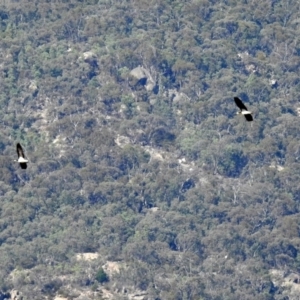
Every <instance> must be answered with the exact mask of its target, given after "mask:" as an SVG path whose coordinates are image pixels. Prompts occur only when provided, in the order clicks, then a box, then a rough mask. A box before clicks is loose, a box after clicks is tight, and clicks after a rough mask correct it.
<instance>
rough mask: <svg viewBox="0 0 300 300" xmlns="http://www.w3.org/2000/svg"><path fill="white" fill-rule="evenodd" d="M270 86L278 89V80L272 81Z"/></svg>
mask: <svg viewBox="0 0 300 300" xmlns="http://www.w3.org/2000/svg"><path fill="white" fill-rule="evenodd" d="M269 84H270V86H271V87H272V88H277V87H278V82H277V80H276V79H270V80H269Z"/></svg>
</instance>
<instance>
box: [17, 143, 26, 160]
mask: <svg viewBox="0 0 300 300" xmlns="http://www.w3.org/2000/svg"><path fill="white" fill-rule="evenodd" d="M17 154H18V158H19V157H23V158H25V155H24V152H23V148H22V146H21V145H20V143H18V144H17Z"/></svg>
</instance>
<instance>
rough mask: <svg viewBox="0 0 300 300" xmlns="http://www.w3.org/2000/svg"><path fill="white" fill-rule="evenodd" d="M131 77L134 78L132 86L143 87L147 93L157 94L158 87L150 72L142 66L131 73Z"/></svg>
mask: <svg viewBox="0 0 300 300" xmlns="http://www.w3.org/2000/svg"><path fill="white" fill-rule="evenodd" d="M129 74H130V76H131V78H133V81H132V85H134V86H136V85H142V86H144V87H145V89H146V90H147V91H153V92H154V93H156V90H157V86H156V84H155V81H154V80H153V78H152V76H151V74H150V72H149V71H148V70H147V69H145V68H144V67H142V66H138V67H136V68H134V69H132V70H131V71H130V73H129Z"/></svg>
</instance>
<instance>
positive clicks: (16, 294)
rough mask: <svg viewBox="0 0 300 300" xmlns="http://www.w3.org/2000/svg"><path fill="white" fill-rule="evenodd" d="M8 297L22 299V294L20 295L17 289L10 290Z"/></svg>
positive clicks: (15, 299)
mask: <svg viewBox="0 0 300 300" xmlns="http://www.w3.org/2000/svg"><path fill="white" fill-rule="evenodd" d="M10 299H11V300H23V296H22V294H21V293H20V292H19V291H17V290H12V291H11V292H10Z"/></svg>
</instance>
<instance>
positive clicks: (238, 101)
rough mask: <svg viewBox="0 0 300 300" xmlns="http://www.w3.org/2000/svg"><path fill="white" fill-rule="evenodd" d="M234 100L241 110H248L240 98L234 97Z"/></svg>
mask: <svg viewBox="0 0 300 300" xmlns="http://www.w3.org/2000/svg"><path fill="white" fill-rule="evenodd" d="M234 102H235V104H236V106H237V107H238V108H239V109H240V110H248V109H247V107H246V106H245V104H244V103H243V102H242V100H241V99H240V98H238V97H234Z"/></svg>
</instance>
